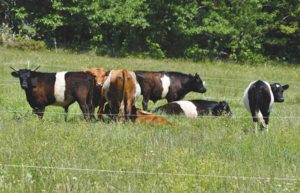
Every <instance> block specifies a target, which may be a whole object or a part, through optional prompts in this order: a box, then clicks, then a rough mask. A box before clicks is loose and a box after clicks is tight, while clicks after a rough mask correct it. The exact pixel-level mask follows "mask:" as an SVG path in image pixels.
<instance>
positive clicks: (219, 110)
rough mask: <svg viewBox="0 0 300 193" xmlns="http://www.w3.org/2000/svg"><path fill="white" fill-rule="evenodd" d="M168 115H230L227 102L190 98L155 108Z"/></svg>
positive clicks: (191, 116) (193, 116)
mask: <svg viewBox="0 0 300 193" xmlns="http://www.w3.org/2000/svg"><path fill="white" fill-rule="evenodd" d="M155 111H156V112H157V111H161V112H164V113H166V114H170V115H179V114H185V116H187V117H190V118H195V117H197V116H203V115H209V114H211V115H213V116H221V115H231V114H232V113H231V111H230V107H229V105H228V103H227V102H225V101H221V102H216V101H206V100H190V101H183V100H182V101H174V102H171V103H168V104H165V105H163V106H160V107H158V108H156V109H155Z"/></svg>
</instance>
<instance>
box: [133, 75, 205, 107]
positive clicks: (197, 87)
mask: <svg viewBox="0 0 300 193" xmlns="http://www.w3.org/2000/svg"><path fill="white" fill-rule="evenodd" d="M135 74H136V77H137V81H138V83H139V85H140V87H141V94H142V95H143V110H145V111H146V110H147V109H148V102H149V100H152V101H153V102H156V101H158V100H160V99H164V98H165V99H167V101H168V102H172V101H177V100H181V99H183V97H184V96H185V95H186V94H187V93H189V92H191V91H193V92H198V93H205V92H206V88H205V82H204V81H202V80H201V78H200V76H199V75H198V74H197V73H196V74H195V75H194V76H193V75H191V74H184V73H181V72H172V71H159V72H152V71H135Z"/></svg>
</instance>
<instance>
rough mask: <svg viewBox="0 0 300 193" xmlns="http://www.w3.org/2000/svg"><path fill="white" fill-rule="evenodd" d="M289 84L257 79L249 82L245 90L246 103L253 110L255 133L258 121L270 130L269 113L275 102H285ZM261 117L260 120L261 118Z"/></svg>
mask: <svg viewBox="0 0 300 193" xmlns="http://www.w3.org/2000/svg"><path fill="white" fill-rule="evenodd" d="M288 88H289V85H288V84H287V85H284V86H281V85H280V84H279V83H273V84H269V83H268V82H266V81H262V80H257V81H253V82H251V83H250V84H249V86H248V87H247V88H246V90H245V92H244V105H245V107H246V109H247V110H248V111H249V112H251V115H252V119H253V122H254V133H256V131H257V123H258V121H260V122H261V127H262V128H265V129H266V130H267V131H268V124H269V115H270V112H271V109H272V106H273V104H274V102H283V101H284V97H283V92H284V91H285V90H287V89H288ZM259 119H260V120H259Z"/></svg>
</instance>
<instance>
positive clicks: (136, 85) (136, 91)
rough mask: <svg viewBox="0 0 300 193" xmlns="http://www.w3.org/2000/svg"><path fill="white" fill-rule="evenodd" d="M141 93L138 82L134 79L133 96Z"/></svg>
mask: <svg viewBox="0 0 300 193" xmlns="http://www.w3.org/2000/svg"><path fill="white" fill-rule="evenodd" d="M141 93H142V90H141V86H140V84H139V83H138V82H137V81H136V83H135V98H136V97H138V96H140V95H141Z"/></svg>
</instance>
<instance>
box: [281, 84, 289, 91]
mask: <svg viewBox="0 0 300 193" xmlns="http://www.w3.org/2000/svg"><path fill="white" fill-rule="evenodd" d="M289 87H290V86H289V85H288V84H286V85H284V86H282V88H283V90H287V89H288V88H289Z"/></svg>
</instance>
